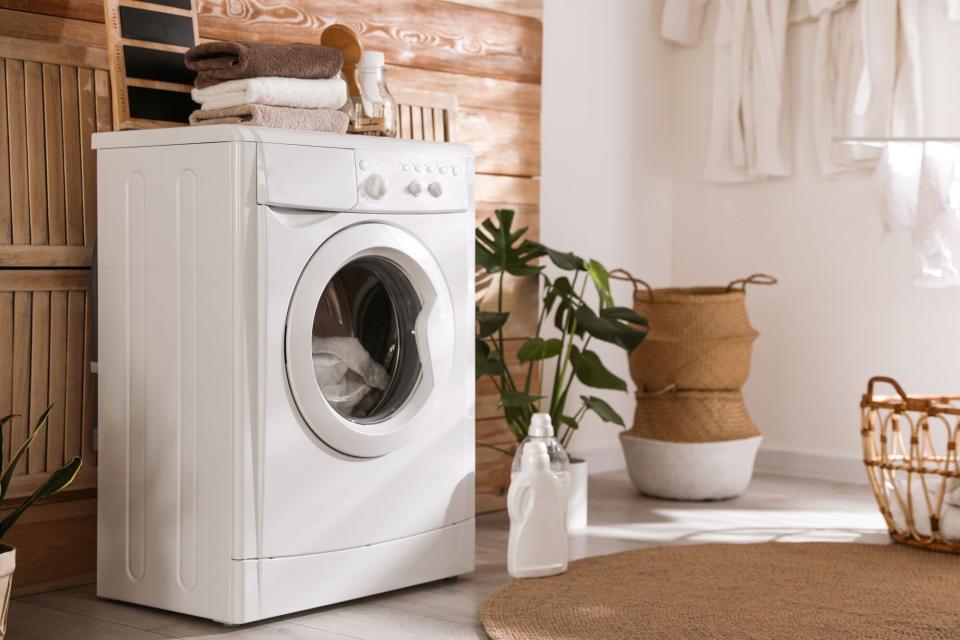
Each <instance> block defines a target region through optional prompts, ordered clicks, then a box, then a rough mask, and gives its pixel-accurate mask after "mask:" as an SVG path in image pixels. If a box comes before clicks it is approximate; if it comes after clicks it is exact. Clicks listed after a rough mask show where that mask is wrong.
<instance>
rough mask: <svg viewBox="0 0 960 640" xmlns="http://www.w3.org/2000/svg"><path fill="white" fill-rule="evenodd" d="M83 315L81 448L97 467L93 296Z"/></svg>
mask: <svg viewBox="0 0 960 640" xmlns="http://www.w3.org/2000/svg"><path fill="white" fill-rule="evenodd" d="M85 298H86V299H85V305H84V315H83V336H84V341H83V424H82V425H81V427H80V434H81V435H80V440H81V442H80V450H81V455H82V456H83V460H84V464H86V465H87V466H91V467H95V466H96V464H97V452H96V448H95V447H94V430H95V429H96V428H97V378H96V376H94V375H92V374H91V373H90V363H91V362H93V361H94V360H95V359H96V333H95V332H94V331H93V326H94V325H93V297H92V296H85Z"/></svg>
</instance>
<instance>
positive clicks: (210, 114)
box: [190, 104, 350, 133]
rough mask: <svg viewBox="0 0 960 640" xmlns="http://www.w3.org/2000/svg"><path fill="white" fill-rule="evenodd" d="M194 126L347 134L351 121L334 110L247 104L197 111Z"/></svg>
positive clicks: (192, 117)
mask: <svg viewBox="0 0 960 640" xmlns="http://www.w3.org/2000/svg"><path fill="white" fill-rule="evenodd" d="M190 124H249V125H252V126H255V127H275V128H277V129H302V130H304V131H326V132H329V133H346V131H347V125H348V124H350V118H349V117H348V116H347V114H345V113H344V112H342V111H335V110H333V109H294V108H292V107H272V106H268V105H264V104H245V105H241V106H239V107H228V108H226V109H210V110H207V111H203V110H200V109H197V110H196V111H194V112H193V113H191V114H190Z"/></svg>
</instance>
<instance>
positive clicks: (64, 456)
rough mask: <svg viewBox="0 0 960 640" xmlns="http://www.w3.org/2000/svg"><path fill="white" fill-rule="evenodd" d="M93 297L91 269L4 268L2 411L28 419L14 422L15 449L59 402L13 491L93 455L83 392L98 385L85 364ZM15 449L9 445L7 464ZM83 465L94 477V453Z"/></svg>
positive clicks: (87, 396)
mask: <svg viewBox="0 0 960 640" xmlns="http://www.w3.org/2000/svg"><path fill="white" fill-rule="evenodd" d="M89 294H90V271H88V270H56V269H47V270H40V269H15V270H0V358H2V360H0V362H2V364H0V415H6V414H7V413H17V414H20V415H21V416H24V417H23V418H20V419H17V420H15V421H14V423H13V425H12V431H11V433H12V437H11V438H9V440H10V443H9V444H10V446H12V447H14V449H15V448H16V447H18V446H19V445H20V443H22V442H23V440H24V438H25V437H26V435H27V432H28V429H29V428H32V426H33V425H34V424H36V421H37V418H38V417H39V415H40V414H41V413H42V412H43V410H44V409H46V407H47V406H48V405H49V404H53V405H54V409H53V411H52V412H51V414H50V419H49V424H48V426H47V429H46V430H45V432H44V433H42V434H41V436H40V437H38V438H37V440H36V441H34V444H33V446H31V448H30V451H29V453H28V455H27V457H26V460H25V463H24V462H22V463H21V464H20V465H19V466H18V468H17V471H16V477H17V478H18V480H17V482H16V484H15V485H14V489H11V491H14V492H15V493H12V494H11V495H19V494H24V493H27V492H29V491H31V490H32V489H34V488H36V483H38V482H39V481H41V480H42V479H43V478H44V477H46V474H47V473H49V472H50V471H52V470H54V469H56V468H58V467H60V466H61V465H62V464H63V463H64V462H66V461H67V460H68V459H69V458H70V457H72V456H73V455H76V454H78V453H81V452H87V453H92V449H93V447H92V444H93V426H94V425H93V421H92V417H93V413H92V409H93V406H92V403H93V401H94V400H95V398H94V397H93V395H92V393H85V391H87V390H89V391H92V390H93V383H92V380H91V374H90V371H89V367H88V366H87V365H86V362H88V360H87V357H89V355H91V354H90V352H89V350H88V348H87V346H88V344H89V343H90V341H91V340H92V328H93V327H92V322H91V320H92V316H91V315H90V295H89ZM88 409H89V410H91V411H90V413H89V414H88V413H87V410H88ZM10 446H7V443H5V446H4V449H3V459H4V461H5V462H6V461H8V460H9V459H10ZM84 467H85V469H87V470H86V471H85V475H86V476H87V477H90V478H92V476H90V474H91V473H93V474H94V475H95V471H93V472H91V471H90V469H94V470H95V468H96V458H95V456H91V457H90V458H88V459H85V460H84ZM78 488H79V487H78Z"/></svg>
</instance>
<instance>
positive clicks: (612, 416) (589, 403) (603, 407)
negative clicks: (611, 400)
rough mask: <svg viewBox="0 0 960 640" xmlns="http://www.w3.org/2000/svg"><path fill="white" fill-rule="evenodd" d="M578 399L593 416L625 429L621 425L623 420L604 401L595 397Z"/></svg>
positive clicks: (623, 425)
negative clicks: (595, 415)
mask: <svg viewBox="0 0 960 640" xmlns="http://www.w3.org/2000/svg"><path fill="white" fill-rule="evenodd" d="M580 399H581V400H583V404H584V405H586V407H587V409H590V411H593V412H594V413H595V414H597V415H598V416H600V419H601V420H603V421H604V422H613V423H615V424H618V425H620V426H621V427H625V426H627V425H625V424H624V423H623V418H621V417H620V414H619V413H617V412H616V411H614V410H613V407H611V406H610V405H609V404H607V401H606V400H603V399H602V398H598V397H596V396H580Z"/></svg>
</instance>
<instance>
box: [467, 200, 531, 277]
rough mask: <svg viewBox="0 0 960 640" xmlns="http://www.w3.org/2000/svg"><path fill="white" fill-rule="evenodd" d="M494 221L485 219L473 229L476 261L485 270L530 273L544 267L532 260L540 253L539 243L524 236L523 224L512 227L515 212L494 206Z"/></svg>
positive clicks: (523, 274)
mask: <svg viewBox="0 0 960 640" xmlns="http://www.w3.org/2000/svg"><path fill="white" fill-rule="evenodd" d="M495 217H496V222H494V219H493V218H487V219H486V220H484V221H483V222H482V223H481V224H480V226H479V227H478V228H477V230H476V243H475V244H476V261H477V264H478V265H480V266H481V267H483V269H485V270H486V271H487V272H488V273H501V272H505V273H509V274H510V275H513V276H530V275H534V274H537V273H540V271H542V270H543V267H542V266H540V265H538V264H535V263H534V261H535V260H536V259H537V258H539V257H540V256H542V255H543V251H542V249H541V248H540V246H539V245H537V244H536V243H532V242H530V241H529V240H523V236H524V234H525V233H526V232H527V229H526V227H524V228H522V229H517V230H514V229H513V218H514V212H513V211H512V210H510V209H497V210H496V211H495Z"/></svg>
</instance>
